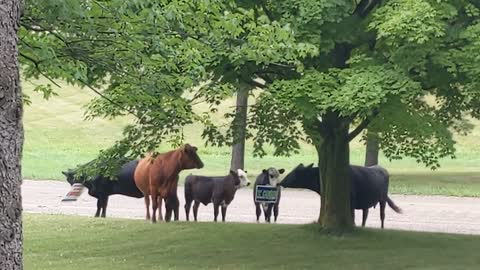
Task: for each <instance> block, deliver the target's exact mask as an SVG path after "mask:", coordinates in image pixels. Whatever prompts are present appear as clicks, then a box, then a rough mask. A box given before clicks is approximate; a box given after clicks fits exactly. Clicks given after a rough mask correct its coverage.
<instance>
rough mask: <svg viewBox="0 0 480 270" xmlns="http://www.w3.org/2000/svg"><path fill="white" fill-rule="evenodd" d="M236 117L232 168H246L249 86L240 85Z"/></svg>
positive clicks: (234, 121)
mask: <svg viewBox="0 0 480 270" xmlns="http://www.w3.org/2000/svg"><path fill="white" fill-rule="evenodd" d="M236 107H237V108H236V112H235V118H234V120H233V146H232V160H231V163H230V168H231V169H232V170H236V169H242V170H243V169H244V166H245V137H246V134H247V110H248V88H247V87H244V86H240V87H239V89H238V91H237V104H236Z"/></svg>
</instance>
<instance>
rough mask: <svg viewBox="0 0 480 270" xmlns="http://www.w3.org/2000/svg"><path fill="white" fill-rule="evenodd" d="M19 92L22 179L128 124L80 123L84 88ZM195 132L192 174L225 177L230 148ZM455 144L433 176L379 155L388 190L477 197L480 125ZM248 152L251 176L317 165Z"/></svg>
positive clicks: (45, 174)
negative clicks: (25, 102) (48, 94)
mask: <svg viewBox="0 0 480 270" xmlns="http://www.w3.org/2000/svg"><path fill="white" fill-rule="evenodd" d="M23 88H24V91H25V93H27V94H28V95H29V96H30V97H31V100H32V101H33V104H32V105H31V106H27V107H25V116H24V126H25V146H24V153H23V176H24V178H27V179H63V176H62V175H61V171H62V170H64V169H67V168H73V167H75V166H76V165H77V164H81V163H84V162H87V161H89V160H91V159H93V158H94V157H95V156H96V155H97V153H98V151H99V150H100V149H103V148H106V147H108V146H110V145H112V144H113V142H114V141H115V140H117V139H119V138H120V136H121V132H122V128H123V127H124V126H125V125H126V124H127V123H128V122H129V119H116V120H103V119H97V120H94V121H83V113H84V109H83V106H84V105H85V104H86V103H87V102H88V101H89V100H90V99H91V98H92V97H94V95H93V94H92V93H91V92H89V90H87V89H78V88H74V87H70V86H63V87H62V89H58V90H57V91H58V93H59V96H57V97H53V98H52V99H50V100H48V101H47V100H44V99H43V98H42V97H41V95H39V94H38V93H34V92H33V91H32V89H33V84H32V83H30V82H25V83H23ZM233 105H234V102H233V100H229V101H226V102H225V103H224V104H222V109H223V110H227V109H231V108H232V107H233ZM202 106H205V105H199V106H198V109H199V110H202V109H203V108H204V107H202ZM218 121H219V122H221V121H223V120H222V119H218ZM475 123H476V124H479V123H478V122H475ZM200 128H201V127H199V126H196V125H192V126H189V127H186V129H185V134H186V136H187V141H188V142H190V143H192V144H194V145H197V146H199V148H200V151H199V152H200V155H201V158H202V160H203V161H204V163H205V165H206V166H205V168H204V169H202V170H201V171H195V173H203V174H210V175H222V174H225V173H226V171H227V169H228V168H229V165H230V149H229V148H228V147H220V148H214V147H207V148H206V147H203V142H202V140H201V138H200V137H199V135H198V130H199V129H200ZM457 141H458V153H457V159H454V160H451V159H445V160H442V162H441V165H442V167H441V168H440V169H439V170H438V171H435V172H432V171H430V170H429V169H426V168H425V167H424V166H423V165H422V164H417V163H416V162H415V160H412V159H404V160H399V161H394V162H389V161H388V160H386V159H385V158H384V157H383V156H382V157H381V159H380V164H382V165H383V166H385V167H386V168H387V169H388V170H389V171H390V172H391V174H392V180H391V190H392V192H395V193H405V194H442V195H456V196H480V143H479V142H480V125H477V128H475V130H474V131H473V133H472V134H470V135H469V136H467V137H460V136H457ZM169 149H170V146H169V145H162V146H161V147H160V150H169ZM251 153H252V143H251V142H248V143H247V154H246V168H247V170H248V172H249V175H251V177H252V178H254V177H255V175H256V174H258V173H259V172H260V171H261V169H263V168H266V167H270V166H275V167H283V168H285V169H286V170H287V172H288V171H289V170H290V169H292V168H293V167H295V166H296V165H297V164H298V163H300V162H303V163H306V164H307V163H313V162H316V154H315V150H314V149H313V147H311V146H309V145H302V149H301V153H300V154H298V155H293V156H290V157H274V156H272V155H271V154H269V155H267V156H266V157H264V158H262V159H260V158H254V157H253V156H252V154H251ZM270 153H271V151H270ZM363 158H364V147H363V145H362V143H361V142H359V141H354V142H353V143H352V146H351V162H352V164H362V163H363ZM190 172H192V171H189V172H185V173H183V175H185V174H187V173H190Z"/></svg>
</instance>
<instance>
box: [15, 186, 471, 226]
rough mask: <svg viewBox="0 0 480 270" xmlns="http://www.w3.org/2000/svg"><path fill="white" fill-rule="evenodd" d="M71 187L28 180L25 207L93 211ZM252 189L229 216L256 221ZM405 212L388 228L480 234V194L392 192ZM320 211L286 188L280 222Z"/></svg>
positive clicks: (113, 203) (121, 211)
mask: <svg viewBox="0 0 480 270" xmlns="http://www.w3.org/2000/svg"><path fill="white" fill-rule="evenodd" d="M69 189H70V186H69V185H68V184H67V183H65V182H57V181H31V180H25V181H24V182H23V185H22V195H23V207H24V210H25V211H26V212H28V213H46V214H66V215H82V216H93V214H94V213H95V210H96V199H95V198H92V197H90V196H89V195H88V194H86V192H85V193H84V194H82V196H81V197H80V199H79V200H78V201H76V202H61V199H62V198H63V196H64V195H65V194H66V193H67V192H68V191H69ZM178 195H179V197H180V204H181V207H180V220H185V212H184V210H183V204H184V202H185V201H184V199H183V187H179V189H178ZM252 197H253V195H252V190H251V189H242V190H239V191H238V192H237V194H236V196H235V200H234V201H233V202H232V204H231V205H230V206H229V207H228V210H227V221H235V222H255V219H256V218H255V208H254V205H253V198H252ZM391 198H392V199H393V200H394V201H395V203H396V204H397V205H399V206H400V207H401V208H402V209H403V211H404V214H401V215H400V214H396V213H395V212H393V211H392V210H391V209H390V208H388V207H387V212H386V220H385V227H386V228H394V229H401V230H415V231H431V232H449V233H463V234H480V198H459V197H443V196H406V195H392V196H391ZM319 211H320V201H319V197H318V195H317V194H316V193H313V192H311V191H303V190H288V189H284V190H282V199H281V202H280V215H279V220H278V223H297V224H298V223H311V222H313V221H314V220H315V219H316V218H317V217H318V213H319ZM144 215H145V206H144V204H143V199H133V198H128V197H125V196H119V195H114V196H111V197H110V200H109V203H108V208H107V217H122V218H137V219H143V218H144ZM379 216H380V214H379V209H378V207H377V208H376V209H371V210H370V215H369V218H368V220H367V226H369V227H377V228H378V227H380V218H379ZM199 220H200V221H211V220H213V207H212V205H211V204H209V205H208V206H203V205H201V206H200V208H199ZM356 223H357V224H361V211H357V212H356Z"/></svg>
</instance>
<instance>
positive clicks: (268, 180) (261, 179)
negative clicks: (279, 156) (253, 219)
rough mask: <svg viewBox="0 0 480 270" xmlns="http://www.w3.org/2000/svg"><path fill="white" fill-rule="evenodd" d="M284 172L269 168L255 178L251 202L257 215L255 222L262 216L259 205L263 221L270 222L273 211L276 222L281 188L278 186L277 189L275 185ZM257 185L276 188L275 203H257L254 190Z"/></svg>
mask: <svg viewBox="0 0 480 270" xmlns="http://www.w3.org/2000/svg"><path fill="white" fill-rule="evenodd" d="M284 172H285V170H284V169H280V170H277V169H276V168H273V167H271V168H268V169H264V170H263V171H262V173H261V174H260V175H259V176H257V179H256V180H255V185H254V186H253V202H254V203H255V213H256V215H257V222H258V221H259V219H260V215H261V214H262V209H261V208H260V205H261V206H262V208H263V215H264V216H265V221H266V222H270V217H271V216H272V209H273V215H274V221H275V222H277V217H278V205H279V204H280V196H281V187H280V186H278V187H277V184H278V183H279V180H280V175H281V174H282V173H284ZM258 185H263V186H272V187H277V189H278V191H277V192H278V195H277V201H276V202H275V203H260V202H257V201H256V199H257V198H256V196H257V194H256V189H257V186H258Z"/></svg>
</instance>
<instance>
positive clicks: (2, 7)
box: [0, 0, 23, 270]
mask: <svg viewBox="0 0 480 270" xmlns="http://www.w3.org/2000/svg"><path fill="white" fill-rule="evenodd" d="M19 17H20V0H6V1H5V0H0V269H2V270H10V269H23V263H22V199H21V194H20V185H21V182H22V177H21V165H20V160H21V154H22V145H23V126H22V110H23V108H22V98H21V90H20V79H19V70H18V47H17V41H18V40H17V30H18V26H19Z"/></svg>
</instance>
